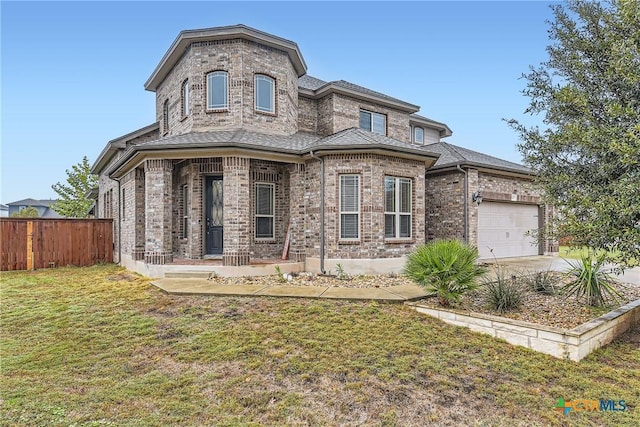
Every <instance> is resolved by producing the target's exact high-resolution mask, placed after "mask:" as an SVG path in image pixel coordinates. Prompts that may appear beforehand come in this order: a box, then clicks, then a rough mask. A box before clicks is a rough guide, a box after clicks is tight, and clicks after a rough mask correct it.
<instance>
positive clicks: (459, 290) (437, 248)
mask: <svg viewBox="0 0 640 427" xmlns="http://www.w3.org/2000/svg"><path fill="white" fill-rule="evenodd" d="M477 259H478V250H477V249H476V248H475V247H472V246H469V245H467V244H464V243H462V242H460V241H458V240H435V241H433V242H430V243H428V244H426V245H421V246H418V247H417V248H416V249H415V250H414V251H413V252H412V253H410V254H409V256H408V257H407V263H406V264H405V267H404V274H405V275H406V276H407V277H409V278H410V279H411V280H413V281H414V282H415V283H416V284H418V285H420V286H421V287H423V288H424V289H425V290H426V291H427V293H428V295H429V296H435V297H437V298H438V303H439V304H440V305H442V306H450V305H452V304H454V303H456V302H459V301H460V297H461V296H462V295H463V294H464V293H465V292H468V291H471V290H474V289H477V288H478V283H477V279H478V278H479V277H480V276H482V275H483V274H484V273H485V269H484V268H482V267H480V266H478V265H477V264H476V261H477Z"/></svg>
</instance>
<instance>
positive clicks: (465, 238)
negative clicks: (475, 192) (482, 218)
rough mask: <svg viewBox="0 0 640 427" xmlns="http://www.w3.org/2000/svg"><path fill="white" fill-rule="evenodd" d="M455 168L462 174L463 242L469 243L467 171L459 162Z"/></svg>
mask: <svg viewBox="0 0 640 427" xmlns="http://www.w3.org/2000/svg"><path fill="white" fill-rule="evenodd" d="M456 169H458V170H459V171H460V172H462V173H463V174H464V192H463V194H464V197H463V199H464V217H463V218H464V219H463V221H464V235H463V238H464V242H465V243H469V234H468V232H467V228H468V224H469V194H468V193H469V176H468V175H467V171H465V170H464V169H462V168H461V167H460V164H459V163H457V164H456Z"/></svg>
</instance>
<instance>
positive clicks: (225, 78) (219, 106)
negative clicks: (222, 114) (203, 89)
mask: <svg viewBox="0 0 640 427" xmlns="http://www.w3.org/2000/svg"><path fill="white" fill-rule="evenodd" d="M227 108H229V73H227V72H226V71H214V72H212V73H209V74H207V110H225V109H227Z"/></svg>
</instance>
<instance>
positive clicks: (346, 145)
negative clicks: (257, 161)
mask: <svg viewBox="0 0 640 427" xmlns="http://www.w3.org/2000/svg"><path fill="white" fill-rule="evenodd" d="M225 147H226V148H245V149H250V150H256V151H267V152H274V153H282V154H293V155H303V154H306V153H308V152H309V151H311V150H314V151H317V150H327V149H342V150H348V149H353V150H357V149H372V148H379V149H387V150H390V151H396V152H402V153H409V154H413V155H419V156H424V157H431V158H434V157H437V156H438V154H437V153H434V151H432V150H430V149H429V148H430V146H417V145H413V144H409V143H406V142H402V141H398V140H395V139H392V138H388V137H386V136H382V135H377V134H374V133H371V132H367V131H364V130H362V129H358V128H349V129H346V130H343V131H341V132H338V133H335V134H333V135H329V136H326V137H320V136H318V135H314V134H311V133H306V132H298V133H295V134H293V135H290V136H281V135H271V134H264V133H258V132H250V131H247V130H244V129H239V130H230V131H212V132H191V133H187V134H184V135H176V136H171V137H167V138H161V139H157V140H154V141H147V142H143V143H140V144H137V145H134V146H131V147H129V148H128V149H127V150H126V151H125V152H124V154H123V155H122V156H121V157H120V158H119V159H118V161H117V162H116V163H115V164H114V165H112V167H110V168H109V171H108V172H109V173H110V172H113V171H115V170H117V169H119V168H120V167H121V166H122V165H124V164H125V163H126V162H127V161H128V160H129V159H130V158H131V157H132V156H133V155H134V154H135V153H136V152H140V151H154V150H170V149H206V148H225Z"/></svg>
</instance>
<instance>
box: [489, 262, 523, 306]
mask: <svg viewBox="0 0 640 427" xmlns="http://www.w3.org/2000/svg"><path fill="white" fill-rule="evenodd" d="M484 298H485V300H486V302H487V305H489V307H491V309H493V310H495V311H497V312H498V313H506V312H507V311H512V310H516V309H518V308H519V307H520V305H521V304H522V299H523V291H522V288H521V287H520V285H519V284H518V282H517V281H516V280H515V279H512V278H510V277H507V274H506V273H505V272H504V270H502V268H500V267H498V268H497V269H496V278H495V279H491V280H488V279H487V280H485V283H484Z"/></svg>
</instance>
